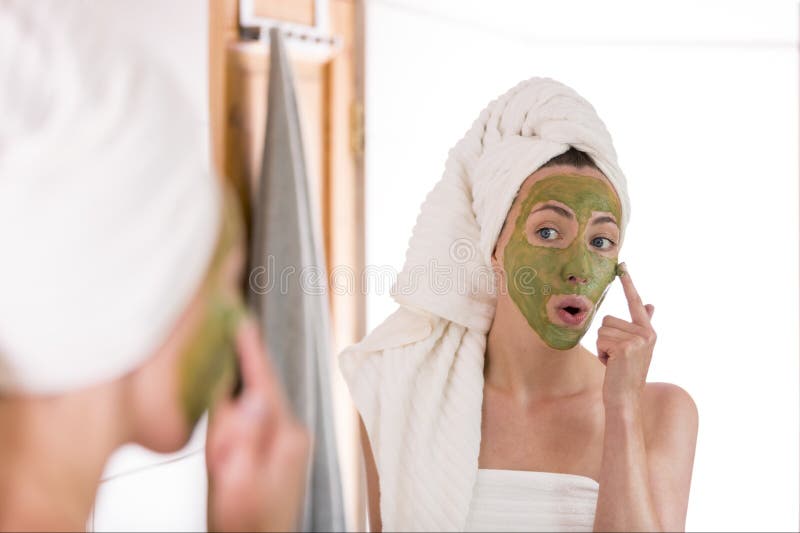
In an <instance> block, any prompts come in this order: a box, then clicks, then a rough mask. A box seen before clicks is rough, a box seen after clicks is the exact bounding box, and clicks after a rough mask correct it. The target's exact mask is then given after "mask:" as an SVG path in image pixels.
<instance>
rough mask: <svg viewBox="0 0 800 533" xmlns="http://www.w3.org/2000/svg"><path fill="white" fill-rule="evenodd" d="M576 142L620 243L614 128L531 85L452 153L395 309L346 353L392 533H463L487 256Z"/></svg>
mask: <svg viewBox="0 0 800 533" xmlns="http://www.w3.org/2000/svg"><path fill="white" fill-rule="evenodd" d="M570 147H575V148H576V149H578V150H581V151H583V152H585V153H587V154H588V155H589V156H590V157H591V158H592V160H593V161H594V162H595V163H596V165H597V166H598V168H599V169H600V170H601V171H602V172H603V174H605V176H606V177H607V178H608V179H609V181H610V182H611V185H612V186H613V187H614V189H615V190H616V192H617V195H618V196H619V199H620V203H621V206H622V220H621V225H620V231H621V239H622V235H624V229H625V226H626V225H627V221H628V219H629V216H630V205H629V201H628V196H627V187H626V181H625V176H624V175H623V173H622V171H621V170H620V168H619V166H618V165H617V155H616V152H615V150H614V146H613V143H612V141H611V137H610V135H609V134H608V131H607V130H606V127H605V125H604V124H603V122H602V121H601V120H600V118H599V117H598V116H597V113H596V112H595V110H594V108H593V107H592V105H591V104H590V103H589V102H587V101H586V100H585V99H584V98H582V97H581V96H580V95H578V94H577V93H576V92H575V91H574V90H573V89H571V88H569V87H567V86H565V85H564V84H562V83H559V82H557V81H555V80H552V79H549V78H531V79H529V80H526V81H523V82H521V83H520V84H518V85H517V86H516V87H514V88H513V89H511V90H509V91H508V92H507V93H505V94H504V95H502V96H500V97H499V98H497V99H496V100H494V101H493V102H491V103H490V104H489V106H488V107H487V108H486V109H485V110H484V111H483V112H482V113H481V114H480V116H479V117H478V119H477V120H476V121H475V122H474V123H473V125H472V127H471V128H470V130H469V131H468V132H467V134H466V135H465V137H464V138H463V139H461V140H460V141H459V142H458V143H457V144H456V145H455V146H454V147H453V148H452V149H451V151H450V154H449V157H448V159H447V163H446V167H445V172H444V176H443V177H442V179H441V180H440V181H439V182H438V183H437V185H436V186H435V187H434V189H433V190H432V191H431V192H430V193H429V195H428V197H427V198H426V199H425V202H424V203H423V205H422V210H421V213H420V215H419V218H418V219H417V223H416V226H415V227H414V231H413V234H412V237H411V241H410V242H409V248H408V252H407V253H406V263H405V265H404V267H403V271H402V272H401V273H400V275H399V277H398V280H397V284H396V285H395V288H394V297H395V300H396V301H397V302H398V303H399V304H400V308H399V309H398V310H397V311H396V312H395V313H394V314H392V315H391V316H390V317H389V318H387V319H386V321H385V322H383V324H381V325H380V326H378V327H377V328H376V329H375V330H374V331H373V332H372V333H371V334H369V335H368V336H367V337H366V338H365V339H364V340H362V341H361V342H360V343H358V344H355V345H353V346H350V347H349V348H347V349H346V350H344V351H343V352H342V354H341V355H340V364H341V369H342V373H343V374H344V376H345V379H346V381H347V383H348V386H349V387H350V391H351V394H352V396H353V400H354V402H355V404H356V407H357V408H358V410H359V413H360V414H361V417H362V419H363V420H364V424H365V426H366V429H367V433H368V434H369V438H370V443H371V447H372V451H373V453H374V456H375V461H376V465H377V468H378V474H379V478H380V495H381V504H380V508H381V518H382V522H383V528H384V530H387V531H396V530H405V531H434V530H462V529H463V528H464V525H465V522H466V519H467V513H468V511H469V503H470V499H471V496H472V489H473V485H474V483H475V480H476V477H477V473H478V453H479V450H480V435H481V433H480V432H481V407H482V403H483V358H484V352H485V349H486V335H487V333H488V331H489V327H490V326H491V323H492V319H493V317H494V310H495V296H494V291H493V290H492V287H491V282H489V281H488V280H489V278H490V276H491V255H492V252H493V251H494V247H495V243H496V242H497V238H498V236H499V234H500V231H501V229H502V226H503V223H504V221H505V219H506V216H507V214H508V211H509V209H510V208H511V205H512V203H513V201H514V198H515V196H516V194H517V191H518V190H519V188H520V186H521V185H522V183H523V182H524V181H525V179H526V178H527V177H528V176H530V175H531V174H532V173H533V172H535V171H536V170H537V169H538V168H540V167H541V166H542V165H544V164H545V163H546V162H548V161H549V160H550V159H552V158H553V157H555V156H558V155H560V154H562V153H564V152H566V151H567V150H568V149H569V148H570ZM620 243H621V240H620ZM433 265H435V266H436V268H432V267H433ZM444 272H448V273H449V274H443V273H444ZM448 275H449V276H450V283H449V284H448V283H443V281H446V280H443V279H442V278H443V277H446V276H448Z"/></svg>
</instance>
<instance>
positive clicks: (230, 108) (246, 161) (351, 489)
mask: <svg viewBox="0 0 800 533" xmlns="http://www.w3.org/2000/svg"><path fill="white" fill-rule="evenodd" d="M240 10H245V11H244V12H245V13H246V16H247V17H256V18H267V19H271V20H274V21H280V22H281V23H283V24H282V25H284V27H285V28H286V27H288V28H290V30H291V34H290V35H289V36H287V38H286V45H287V50H288V55H289V59H290V63H291V67H292V71H293V74H294V82H295V88H296V91H297V100H298V107H299V112H300V120H301V127H302V130H303V140H304V148H305V154H306V165H307V169H308V173H309V178H310V180H311V187H310V191H311V194H312V198H313V200H312V201H313V203H314V207H315V209H316V211H317V219H318V220H320V221H321V226H322V228H321V230H322V236H323V237H322V238H323V241H324V242H323V247H324V250H325V256H326V259H327V266H328V271H329V272H331V271H333V270H334V269H336V271H337V272H339V273H341V272H343V270H344V272H345V276H347V277H350V278H351V279H352V281H353V284H352V286H351V287H350V288H349V290H347V291H331V297H330V303H331V315H332V316H331V324H332V329H333V331H332V339H333V352H332V353H331V365H330V366H331V369H332V384H333V391H334V410H335V412H336V429H337V439H338V444H339V457H340V465H341V471H342V483H343V490H344V499H345V505H346V507H347V509H346V512H347V516H348V527H349V528H352V529H354V530H357V531H362V530H364V527H365V524H364V519H363V517H364V510H363V509H364V503H363V502H364V496H363V493H364V489H363V483H362V481H361V480H362V479H363V476H362V463H361V452H360V445H359V440H358V425H357V418H356V415H355V410H354V408H353V405H352V402H351V400H350V396H349V392H348V391H347V387H346V385H345V384H344V381H343V379H342V378H341V375H340V373H339V370H338V366H339V365H338V362H337V361H336V359H335V356H336V354H338V353H339V352H340V351H341V349H343V348H344V347H345V346H347V345H349V344H351V343H353V342H356V341H358V340H359V339H361V338H362V337H363V335H364V327H365V305H364V300H365V294H364V291H363V290H362V288H361V283H360V282H361V273H362V272H363V266H364V223H363V222H364V206H363V203H364V195H363V191H364V187H363V151H364V140H363V103H362V102H363V89H362V87H363V83H362V80H363V76H362V74H361V73H362V65H363V61H362V57H363V54H362V49H363V47H362V44H361V43H362V35H363V31H362V28H363V24H362V20H363V16H362V13H363V6H362V1H361V0H292V1H286V0H240V1H237V0H209V111H210V114H209V116H210V125H211V145H212V158H213V164H214V167H215V170H216V171H217V173H218V174H219V175H220V176H221V177H223V179H225V180H228V181H230V182H232V183H234V184H235V185H236V186H237V187H238V188H239V190H240V191H241V190H245V189H246V188H247V187H246V184H250V185H251V186H252V185H253V184H255V180H256V179H257V177H258V175H259V170H260V166H261V156H262V150H263V140H264V133H265V125H266V107H267V96H266V95H267V90H268V87H267V78H268V73H269V57H268V43H267V42H264V41H259V40H252V39H248V38H247V34H248V33H252V32H250V31H249V30H247V29H246V28H245V29H242V28H241V27H240V24H239V22H240ZM323 22H324V24H323ZM303 35H310V37H308V36H307V37H305V38H304V37H303ZM320 36H321V37H322V40H321V41H320V42H316V41H315V40H314V38H315V37H320ZM331 43H332V44H331Z"/></svg>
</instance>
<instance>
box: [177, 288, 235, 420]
mask: <svg viewBox="0 0 800 533" xmlns="http://www.w3.org/2000/svg"><path fill="white" fill-rule="evenodd" d="M241 313H242V311H241V310H240V309H239V308H238V306H237V305H236V304H235V302H234V301H233V300H232V299H231V298H226V297H225V295H224V294H222V293H215V294H213V295H211V296H209V298H208V300H207V302H206V303H205V306H204V310H203V313H202V315H201V319H200V321H199V324H198V327H197V328H196V330H195V332H194V335H193V337H192V338H191V339H190V341H189V342H188V344H187V345H186V348H185V349H184V350H183V351H182V354H181V356H180V360H179V364H178V382H179V384H180V404H181V407H182V409H183V412H184V418H185V420H186V422H187V423H188V424H189V426H190V427H193V426H194V425H195V424H196V423H197V421H198V420H199V419H200V417H201V416H202V415H203V413H204V412H205V411H206V409H208V408H209V406H210V405H211V403H212V400H213V399H214V398H215V397H216V396H217V395H218V394H220V393H221V392H222V390H224V389H227V388H228V387H229V385H230V384H231V382H232V381H233V379H234V377H235V372H236V354H235V351H234V350H235V348H234V346H235V339H234V335H235V328H236V323H237V322H238V318H239V317H240V316H241Z"/></svg>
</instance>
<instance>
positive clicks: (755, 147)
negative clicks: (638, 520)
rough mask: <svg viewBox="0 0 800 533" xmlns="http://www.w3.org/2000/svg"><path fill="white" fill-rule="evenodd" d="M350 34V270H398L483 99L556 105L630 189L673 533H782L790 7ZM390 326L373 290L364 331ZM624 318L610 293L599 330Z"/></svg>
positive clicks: (377, 22) (502, 4) (793, 228)
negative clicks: (554, 85)
mask: <svg viewBox="0 0 800 533" xmlns="http://www.w3.org/2000/svg"><path fill="white" fill-rule="evenodd" d="M367 23H368V34H367V38H366V49H367V117H368V122H367V147H368V149H367V263H368V264H370V265H386V266H389V267H391V268H392V269H393V270H394V271H399V270H400V268H401V267H402V263H403V256H404V253H405V249H406V246H407V243H408V238H409V237H410V234H411V228H412V227H413V224H414V221H415V219H416V217H417V214H418V213H419V205H420V203H421V202H422V200H423V198H424V196H425V194H426V193H427V192H428V191H429V190H430V188H431V187H432V186H433V185H434V183H435V182H436V181H437V180H438V179H439V178H440V176H441V173H442V171H443V169H444V161H445V158H446V155H447V151H448V150H449V148H450V147H451V146H452V145H453V144H454V143H455V142H456V141H457V140H458V139H460V138H461V136H462V135H463V134H464V133H465V132H466V130H467V129H468V127H469V126H470V124H471V123H472V121H473V120H474V119H475V118H476V117H477V115H478V113H479V112H480V111H481V110H482V109H483V108H484V106H485V105H486V104H487V103H488V102H489V101H490V100H492V99H493V98H494V97H496V96H498V95H499V94H501V93H502V92H504V91H505V90H506V89H508V88H510V87H511V86H513V85H514V84H515V83H517V82H518V81H520V80H522V79H526V78H528V77H531V76H550V77H553V78H556V79H559V80H561V81H563V82H565V83H567V84H568V85H570V86H572V87H574V88H575V89H576V90H577V91H578V92H579V93H581V94H582V95H584V96H585V97H586V98H587V99H588V100H589V101H590V102H592V103H593V104H594V106H595V107H596V108H597V110H598V112H599V114H600V116H601V117H602V118H603V120H604V121H605V122H606V124H607V126H608V128H609V130H610V131H611V133H612V136H613V137H614V140H615V145H616V148H617V151H618V153H619V156H620V164H621V166H622V168H623V169H624V171H625V172H626V174H627V177H628V180H629V191H630V196H631V202H632V218H631V224H630V226H629V229H628V234H627V237H626V243H625V246H624V248H623V250H622V254H621V259H622V260H625V261H626V262H627V264H628V266H629V267H630V271H631V274H632V276H633V279H634V280H635V282H636V284H637V287H638V288H639V291H640V293H641V294H642V296H643V298H644V299H645V301H646V302H650V303H653V304H655V306H656V313H655V317H654V325H655V327H656V329H657V331H658V334H659V340H658V343H657V348H656V352H655V354H654V358H653V362H652V364H651V367H650V373H649V378H648V379H649V380H650V381H669V382H673V383H677V384H679V385H680V386H682V387H683V388H685V389H686V390H688V391H689V392H690V393H691V394H692V396H693V397H694V399H695V402H696V403H697V405H698V408H699V412H700V433H699V437H698V445H697V455H696V458H695V466H694V477H693V482H692V491H691V496H690V504H689V512H688V517H687V530H715V531H721V530H724V531H746V530H760V531H764V530H772V531H778V530H789V531H791V530H794V531H796V530H797V529H798V527H799V526H798V498H799V497H800V495H799V494H798V415H799V414H800V413H799V412H798V402H799V400H800V398H799V397H798V374H799V371H800V367H799V366H798V350H799V349H800V347H799V346H798V323H799V322H800V319H799V317H798V157H799V155H800V154H798V116H799V115H798V97H799V96H800V93H798V5H797V3H796V2H795V1H773V2H763V1H757V0H749V1H740V2H731V1H725V2H721V1H716V2H708V1H706V2H696V1H695V2H688V1H685V0H682V1H670V2H662V3H655V2H635V1H632V0H631V1H604V2H590V1H574V0H571V1H560V2H555V1H553V2H533V1H516V2H515V1H511V0H493V1H491V2H488V1H486V2H476V1H465V0H405V1H400V0H371V1H370V0H368V2H367ZM394 307H395V306H394V303H393V301H392V300H391V298H390V297H389V296H388V285H387V286H386V287H384V290H383V291H373V293H372V294H370V295H369V296H368V326H369V329H372V328H373V327H375V326H376V325H377V324H378V323H380V321H381V320H382V319H383V318H384V317H385V316H387V315H388V314H389V313H390V312H391V310H392V309H394ZM626 312H627V311H626V306H625V302H624V297H623V295H622V291H621V289H620V288H619V286H617V285H615V286H614V287H613V289H612V291H611V292H609V295H608V297H607V299H606V303H605V304H604V314H613V315H617V316H623V317H625V316H627V315H626ZM597 322H599V320H598V321H596V324H595V325H594V326H593V327H592V329H591V330H590V331H589V333H588V334H587V336H586V337H585V339H584V344H585V345H586V346H587V348H589V349H592V350H594V341H595V339H596V329H597V327H598V326H597Z"/></svg>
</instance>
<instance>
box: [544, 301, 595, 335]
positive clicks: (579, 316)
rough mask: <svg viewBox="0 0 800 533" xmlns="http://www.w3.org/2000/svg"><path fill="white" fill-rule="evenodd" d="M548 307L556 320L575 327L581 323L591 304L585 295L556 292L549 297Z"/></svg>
mask: <svg viewBox="0 0 800 533" xmlns="http://www.w3.org/2000/svg"><path fill="white" fill-rule="evenodd" d="M548 307H549V308H550V310H551V311H552V314H553V315H555V318H556V322H561V323H562V324H563V325H565V326H570V327H576V326H580V325H581V324H583V322H584V321H585V320H586V317H587V316H589V312H590V311H591V310H592V307H593V304H592V301H591V300H589V299H588V298H587V297H586V296H579V295H577V294H557V295H554V296H553V297H551V298H550V301H549V302H548Z"/></svg>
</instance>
